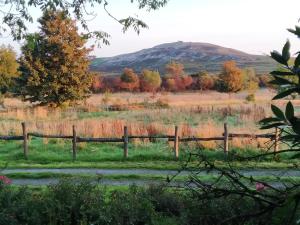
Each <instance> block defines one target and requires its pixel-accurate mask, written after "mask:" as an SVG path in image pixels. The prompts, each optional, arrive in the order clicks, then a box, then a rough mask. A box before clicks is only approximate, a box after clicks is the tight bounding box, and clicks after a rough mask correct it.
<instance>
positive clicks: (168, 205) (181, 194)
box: [0, 179, 300, 225]
mask: <svg viewBox="0 0 300 225" xmlns="http://www.w3.org/2000/svg"><path fill="white" fill-rule="evenodd" d="M74 182H76V183H74ZM0 185H1V186H0V224H1V225H2V224H3V225H4V224H5V225H12V224H20V225H22V224H24V225H25V224H35V225H39V224H41V225H48V224H49V225H54V224H64V225H68V224H72V225H77V224H78V225H79V224H80V225H85V224H112V225H116V224H118V225H128V224H131V225H140V224H148V225H150V224H153V225H171V224H172V225H176V224H178V225H179V224H180V225H184V224H186V225H199V224H203V225H206V224H207V225H208V224H209V225H211V224H220V223H222V221H223V220H224V218H228V217H229V218H230V217H231V216H232V217H234V216H235V215H237V214H239V213H247V212H249V211H252V210H254V211H255V210H256V208H257V207H259V206H258V205H256V203H255V202H253V201H252V199H251V198H242V199H238V198H236V197H228V198H220V199H214V200H206V199H202V200H201V199H198V198H197V195H194V194H193V192H191V191H188V190H185V191H183V190H178V189H170V188H164V187H162V186H150V187H148V188H138V187H136V186H132V187H130V188H129V189H119V190H118V189H115V190H110V189H108V190H107V189H106V188H105V187H100V186H98V185H96V184H93V183H91V182H90V181H89V180H77V181H75V180H71V179H67V180H62V181H61V182H59V183H58V184H56V185H51V186H48V187H46V188H42V189H32V188H29V187H13V186H11V185H9V184H5V183H3V182H2V183H1V184H0ZM263 192H265V194H267V193H268V192H272V190H264V191H263ZM292 208H293V205H292V204H284V205H283V206H282V207H280V208H279V209H278V210H275V211H274V212H273V213H272V214H270V215H269V214H263V215H258V216H257V217H253V218H249V219H244V218H242V219H241V218H236V219H233V220H232V221H230V222H228V223H226V224H228V225H229V224H232V225H233V224H234V225H246V224H247V225H254V224H283V223H284V221H286V220H287V219H290V218H289V215H287V214H286V212H288V211H289V210H292ZM299 213H300V212H299V211H297V212H296V217H295V218H292V223H291V224H296V218H297V217H298V216H299Z"/></svg>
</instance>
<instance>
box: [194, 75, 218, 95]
mask: <svg viewBox="0 0 300 225" xmlns="http://www.w3.org/2000/svg"><path fill="white" fill-rule="evenodd" d="M214 86H215V80H214V78H213V77H212V75H209V74H208V73H201V74H199V75H198V80H197V88H198V89H200V90H201V91H205V90H211V89H213V87H214Z"/></svg>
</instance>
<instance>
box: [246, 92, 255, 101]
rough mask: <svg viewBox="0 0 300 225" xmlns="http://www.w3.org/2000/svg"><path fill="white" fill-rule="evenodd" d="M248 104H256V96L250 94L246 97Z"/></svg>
mask: <svg viewBox="0 0 300 225" xmlns="http://www.w3.org/2000/svg"><path fill="white" fill-rule="evenodd" d="M246 101H247V102H255V94H249V95H247V96H246Z"/></svg>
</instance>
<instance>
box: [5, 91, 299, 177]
mask: <svg viewBox="0 0 300 225" xmlns="http://www.w3.org/2000/svg"><path fill="white" fill-rule="evenodd" d="M273 94H274V93H272V92H271V91H269V90H260V91H258V92H257V94H256V102H252V103H248V102H246V101H245V96H246V95H247V93H238V94H230V95H228V94H222V93H217V92H203V93H180V94H173V93H159V94H156V95H153V94H145V93H139V94H132V93H116V94H111V95H109V96H105V95H100V94H99V95H93V96H91V97H90V98H89V99H88V100H87V101H86V102H85V103H81V104H79V105H78V106H76V107H68V108H60V109H50V108H47V107H33V106H32V105H31V104H29V103H23V102H20V100H18V99H5V106H6V108H5V109H3V110H1V112H0V135H16V134H17V135H20V134H21V133H22V130H21V124H20V123H21V122H22V121H26V123H27V128H28V132H39V133H43V134H57V135H71V132H72V125H75V126H76V130H77V134H78V135H79V136H83V137H122V136H123V128H124V126H125V125H126V126H128V130H129V135H156V134H167V135H174V126H175V125H178V126H179V136H180V137H188V136H195V137H218V136H222V133H223V132H224V130H223V124H224V123H225V122H226V123H227V124H228V127H229V132H231V133H248V134H259V133H266V132H267V133H269V132H273V130H270V131H262V130H260V129H259V124H258V121H259V120H261V119H262V118H264V117H266V116H269V115H271V111H270V104H271V102H270V99H271V97H272V95H273ZM103 98H108V101H106V102H105V104H104V103H103ZM157 102H159V104H157ZM162 103H163V104H162ZM284 103H285V101H279V102H277V104H279V105H282V104H284ZM294 104H295V105H296V111H298V112H299V111H300V110H299V109H300V107H299V105H300V104H299V103H298V102H297V101H294ZM111 106H117V111H115V110H116V109H114V110H113V111H112V110H111V108H110V107H111ZM222 147H223V142H222V141H209V142H201V143H188V144H187V143H181V144H180V155H179V160H175V159H174V153H173V142H167V140H164V139H161V140H158V141H156V142H149V140H135V141H132V142H130V143H129V157H128V158H127V159H124V158H123V144H122V143H120V144H110V143H106V144H105V143H98V144H96V143H79V144H78V152H77V159H76V161H75V162H73V161H72V143H71V141H66V140H61V139H46V138H44V139H39V138H31V140H30V141H29V159H28V160H25V159H24V156H23V149H22V141H1V142H0V166H1V167H5V166H6V167H8V168H118V169H125V168H146V169H159V170H164V169H174V170H177V169H180V168H182V165H183V164H184V163H185V162H186V160H187V158H188V155H189V153H191V152H192V153H195V152H198V151H199V150H200V149H201V152H202V153H203V152H204V154H205V155H206V157H208V158H209V159H211V160H213V161H214V163H215V164H216V165H218V166H222V167H227V166H228V162H230V165H234V166H235V167H236V168H295V167H297V166H300V164H299V160H297V159H294V158H293V155H292V154H285V155H283V156H281V158H276V159H274V158H273V157H272V156H271V157H269V158H267V159H264V160H258V161H257V160H252V161H239V160H237V159H236V158H232V156H231V155H233V154H238V155H240V156H251V155H254V154H257V153H260V152H265V151H268V150H272V142H270V140H268V139H252V138H243V139H237V138H234V139H233V140H231V141H230V143H229V147H230V154H229V156H225V155H224V153H223V150H222ZM281 148H284V146H283V145H281ZM190 165H191V166H192V167H193V166H196V165H197V160H196V158H192V161H191V163H190ZM41 176H45V174H44V175H43V174H42V175H41ZM57 176H58V177H60V176H63V174H60V175H59V174H57ZM28 177H30V176H28ZM33 177H34V176H33ZM120 177H122V176H120ZM149 177H150V178H155V179H158V180H159V179H161V177H153V175H151V174H149ZM149 177H148V178H149ZM111 178H112V177H111ZM127 178H128V177H126V176H123V179H127ZM135 178H137V177H135ZM139 178H141V177H139ZM142 178H143V179H147V177H145V176H143V177H142ZM128 179H129V178H128Z"/></svg>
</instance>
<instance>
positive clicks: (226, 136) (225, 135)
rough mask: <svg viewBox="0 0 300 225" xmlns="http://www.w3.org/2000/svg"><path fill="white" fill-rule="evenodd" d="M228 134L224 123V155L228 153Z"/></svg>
mask: <svg viewBox="0 0 300 225" xmlns="http://www.w3.org/2000/svg"><path fill="white" fill-rule="evenodd" d="M228 141H229V133H228V128H227V123H224V153H225V154H228V151H229V143H228Z"/></svg>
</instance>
